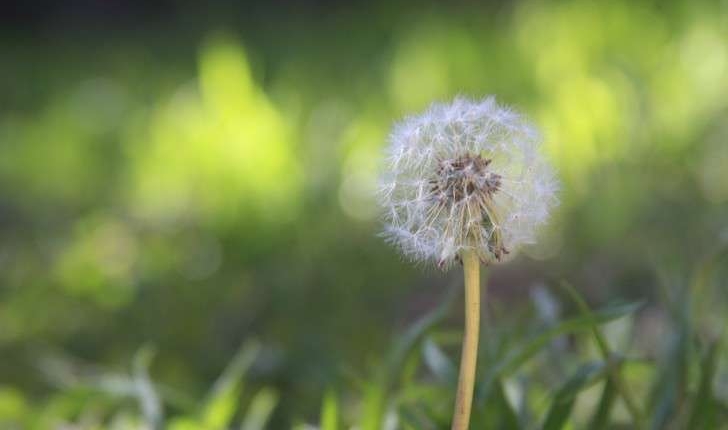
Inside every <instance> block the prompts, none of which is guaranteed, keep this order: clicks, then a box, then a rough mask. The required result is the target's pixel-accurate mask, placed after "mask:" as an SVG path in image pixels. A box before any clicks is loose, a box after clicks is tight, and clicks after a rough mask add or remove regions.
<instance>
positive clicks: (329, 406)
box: [321, 390, 339, 430]
mask: <svg viewBox="0 0 728 430" xmlns="http://www.w3.org/2000/svg"><path fill="white" fill-rule="evenodd" d="M338 428H339V399H338V398H337V397H336V393H335V392H334V390H328V391H327V392H326V395H325V396H324V401H323V403H322V405H321V430H338Z"/></svg>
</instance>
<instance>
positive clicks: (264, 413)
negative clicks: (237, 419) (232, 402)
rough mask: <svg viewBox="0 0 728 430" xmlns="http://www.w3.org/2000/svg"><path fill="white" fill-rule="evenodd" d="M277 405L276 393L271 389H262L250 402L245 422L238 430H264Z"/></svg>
mask: <svg viewBox="0 0 728 430" xmlns="http://www.w3.org/2000/svg"><path fill="white" fill-rule="evenodd" d="M277 404H278V393H276V392H275V390H273V389H271V388H263V389H262V390H260V391H258V393H257V394H256V395H255V397H253V399H252V400H251V401H250V406H249V407H248V411H247V413H246V414H245V420H244V421H243V424H242V425H241V426H240V430H264V429H265V425H266V423H267V422H268V419H270V416H271V413H272V412H273V410H274V409H275V407H276V405H277Z"/></svg>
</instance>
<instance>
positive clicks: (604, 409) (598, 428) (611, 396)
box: [589, 379, 617, 430]
mask: <svg viewBox="0 0 728 430" xmlns="http://www.w3.org/2000/svg"><path fill="white" fill-rule="evenodd" d="M616 398H617V390H616V387H615V386H614V383H613V382H612V380H611V379H607V381H606V382H605V383H604V389H602V396H601V398H600V399H599V405H598V406H597V410H596V412H595V413H594V417H592V420H591V424H590V425H589V428H590V429H592V430H603V429H606V428H607V426H608V425H609V417H610V416H611V413H612V406H614V400H615V399H616Z"/></svg>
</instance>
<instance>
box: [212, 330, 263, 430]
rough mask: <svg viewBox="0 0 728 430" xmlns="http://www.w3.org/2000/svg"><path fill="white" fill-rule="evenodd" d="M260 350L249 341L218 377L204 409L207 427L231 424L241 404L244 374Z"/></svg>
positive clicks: (220, 427) (219, 427)
mask: <svg viewBox="0 0 728 430" xmlns="http://www.w3.org/2000/svg"><path fill="white" fill-rule="evenodd" d="M259 350H260V346H259V345H258V344H257V343H248V344H246V345H244V346H243V347H241V348H240V350H239V351H238V353H237V354H236V355H235V357H234V358H233V360H232V361H231V362H230V364H229V365H228V367H227V368H226V369H225V371H224V372H223V373H222V375H220V377H219V378H218V379H217V381H216V382H215V384H214V385H213V387H212V390H210V393H209V394H208V396H207V400H206V402H205V406H204V408H203V410H202V423H203V426H204V427H205V428H210V429H222V428H226V427H228V426H229V425H230V421H232V419H233V416H234V415H235V412H236V411H237V408H238V405H239V401H240V399H239V396H240V393H241V392H242V385H243V381H242V378H243V375H245V372H247V370H248V368H250V366H251V365H252V364H253V361H255V357H257V355H258V351H259Z"/></svg>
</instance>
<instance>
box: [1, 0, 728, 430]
mask: <svg viewBox="0 0 728 430" xmlns="http://www.w3.org/2000/svg"><path fill="white" fill-rule="evenodd" d="M294 3H295V4H297V3H296V2H293V3H292V4H288V5H285V6H281V7H273V6H268V7H266V6H256V7H251V9H249V10H247V9H246V10H244V7H243V6H240V7H239V8H234V7H232V6H230V5H226V4H224V3H220V4H216V3H215V4H211V5H210V6H209V8H208V9H207V10H206V11H205V13H204V14H201V13H199V11H194V10H191V9H189V6H185V5H184V4H183V3H180V4H179V5H176V6H174V12H175V13H174V14H170V16H166V15H165V19H164V20H163V21H164V22H163V23H162V22H157V21H156V20H155V19H153V18H148V19H144V18H139V17H133V19H131V22H129V21H128V17H127V21H124V20H123V19H122V20H121V21H122V22H120V23H115V22H114V19H112V18H110V17H109V16H107V15H106V14H104V13H99V16H94V15H90V16H87V17H86V18H85V19H86V21H84V20H83V19H81V23H82V25H78V22H77V21H74V20H72V19H68V20H67V21H64V20H63V19H61V18H58V21H53V20H52V19H50V18H49V19H47V20H46V21H43V22H42V23H41V24H36V27H29V28H24V27H22V26H12V25H7V26H3V28H0V35H2V36H0V58H2V67H0V100H1V101H2V103H0V357H1V359H0V424H2V425H3V426H4V425H5V424H7V426H9V427H10V428H26V427H28V428H54V427H53V426H57V425H59V423H61V422H66V423H70V422H73V423H77V424H78V426H79V427H80V428H103V427H108V428H134V426H143V425H149V426H155V425H156V426H161V422H162V417H164V418H166V420H165V423H167V426H168V427H169V428H173V429H187V428H205V427H206V426H207V428H226V427H228V426H229V425H231V424H230V423H233V422H234V423H236V425H242V428H244V429H255V428H265V427H266V426H268V427H269V428H289V427H291V426H299V427H300V428H306V427H305V425H304V424H303V423H318V422H319V416H321V428H323V429H334V428H341V427H343V426H344V425H346V426H350V425H354V424H358V425H359V426H360V428H362V429H376V428H380V427H382V426H383V424H382V423H383V422H385V421H386V422H389V423H390V424H389V425H392V426H397V425H399V426H401V427H402V428H417V429H420V428H441V427H446V426H447V418H448V416H449V415H448V414H449V413H450V411H449V408H450V405H451V403H452V402H451V398H450V397H451V394H452V383H451V382H452V381H451V379H452V378H451V376H452V375H451V374H452V372H453V370H452V366H453V364H452V363H451V362H450V358H449V357H454V356H456V354H457V349H456V348H451V347H454V346H455V345H456V344H457V342H458V339H459V336H458V333H457V331H453V329H452V327H455V328H459V327H460V324H459V321H460V319H459V318H458V317H457V315H459V312H457V311H455V310H452V311H451V312H448V311H447V309H449V308H447V309H446V308H444V307H442V306H445V305H448V304H449V303H450V302H449V301H444V302H443V301H442V296H443V294H442V291H444V287H445V286H447V285H451V284H454V285H459V282H460V277H459V274H457V273H450V274H442V273H438V272H436V271H434V270H429V271H427V270H425V271H422V270H419V268H413V267H410V265H409V264H407V263H406V262H403V261H401V259H400V257H399V256H397V255H396V253H395V252H394V251H393V250H392V249H390V248H389V247H388V246H387V245H386V244H384V243H382V241H381V240H380V239H379V238H378V237H377V235H376V233H377V229H378V228H379V227H378V225H377V220H376V214H377V212H376V205H375V203H374V201H373V196H372V194H373V193H372V192H373V189H374V188H375V186H376V175H377V166H378V162H379V158H380V151H381V148H382V146H383V145H384V143H385V141H386V136H387V132H388V129H389V127H390V126H391V124H392V122H393V121H395V120H397V119H399V118H401V117H402V116H404V115H406V114H408V113H410V112H413V111H417V110H419V109H422V108H424V107H425V106H426V105H427V104H429V103H430V102H431V101H433V100H440V99H448V98H451V97H453V96H454V95H455V94H466V95H470V96H475V97H478V96H484V95H487V94H496V95H498V97H499V100H500V101H502V102H505V103H508V104H512V105H515V106H518V107H519V109H522V110H525V111H526V112H528V113H529V115H530V116H532V118H533V119H534V121H535V122H536V123H538V124H539V125H540V126H541V127H542V129H543V133H544V139H545V150H546V152H547V154H548V155H549V157H550V158H551V159H552V160H553V162H554V163H555V165H556V166H557V167H558V169H559V172H560V177H561V179H562V188H563V189H562V194H561V198H562V206H561V208H560V212H559V213H558V214H557V216H556V217H555V219H554V222H553V223H552V225H551V226H550V227H549V229H548V230H546V231H544V235H543V236H544V237H543V240H542V241H541V242H540V243H539V244H538V245H537V246H535V247H534V248H532V249H529V250H527V251H526V252H525V254H526V257H527V258H519V259H518V260H516V261H514V262H512V263H509V264H508V265H505V266H503V267H498V268H494V270H493V271H492V282H491V287H490V288H491V291H492V294H491V295H490V297H491V299H490V300H491V301H490V303H491V304H490V307H489V309H488V314H489V315H490V318H489V319H488V323H487V330H486V334H485V338H484V340H483V342H484V343H485V346H484V351H483V352H482V356H483V357H484V358H483V362H484V364H482V365H481V366H480V368H479V369H480V370H479V371H480V373H481V375H484V378H485V379H484V380H483V381H482V383H481V386H480V389H479V400H478V405H477V406H476V408H475V417H474V419H475V423H476V424H477V426H480V427H477V428H510V427H513V426H514V425H517V426H524V427H526V428H534V427H538V426H540V425H541V424H543V423H544V422H545V421H543V420H544V417H546V416H547V415H548V417H549V419H548V423H549V426H551V425H554V426H555V427H554V428H557V427H558V425H556V424H563V422H565V420H569V419H572V420H574V422H575V423H578V424H580V425H585V423H592V424H593V425H592V427H590V428H610V427H609V426H610V424H607V423H612V424H611V425H612V427H611V428H620V426H621V428H626V427H627V426H628V425H629V424H628V423H629V415H628V414H626V412H625V410H624V407H623V404H622V403H621V400H620V398H619V395H618V393H616V394H615V393H614V387H613V386H611V385H610V383H611V382H610V383H605V382H604V381H611V379H609V377H608V375H610V374H611V373H610V372H611V371H612V370H611V369H612V368H613V366H617V367H619V369H620V370H621V371H622V372H623V374H624V375H625V379H626V380H627V382H628V383H629V385H630V386H634V389H635V393H636V395H637V397H638V398H639V399H640V402H639V403H640V404H642V405H643V406H644V408H645V411H648V412H649V419H650V420H651V422H652V428H664V427H665V426H666V425H667V423H672V425H673V426H687V428H715V427H714V424H711V423H720V422H722V421H725V418H726V417H725V407H726V406H725V402H726V401H728V385H726V382H727V381H728V380H727V379H726V374H725V369H723V368H722V367H725V366H724V365H725V361H726V356H725V354H724V353H723V349H722V348H720V347H719V345H720V343H719V341H718V339H719V338H720V335H721V334H722V330H723V327H724V326H725V323H726V321H725V317H724V315H725V309H726V306H728V303H727V302H726V294H725V291H726V289H725V286H726V283H725V276H726V275H728V273H726V272H728V270H726V264H725V259H722V260H721V259H716V260H712V259H707V260H706V258H707V257H706V256H709V255H711V254H712V253H713V252H715V250H716V249H718V248H719V247H720V246H721V244H724V243H726V241H728V169H726V168H725V167H726V166H728V144H727V143H726V142H727V140H728V128H727V127H726V124H728V121H726V120H727V119H728V78H727V77H728V6H727V5H726V3H725V2H721V1H706V2H689V1H671V2H664V3H663V2H661V3H659V4H655V3H650V2H645V3H641V2H627V1H615V2H608V3H607V2H603V3H594V2H587V1H579V0H563V1H557V2H542V1H538V0H534V1H518V2H513V3H510V2H509V3H505V4H499V3H486V4H475V3H470V2H454V3H451V4H447V5H445V4H439V3H432V4H425V5H417V6H412V5H409V4H406V3H402V2H395V3H385V2H382V3H376V4H370V5H367V6H366V7H365V6H364V5H355V4H352V5H348V6H343V5H341V6H335V7H334V6H331V5H324V4H311V5H308V6H307V7H305V8H304V7H303V6H296V5H294ZM48 7H49V8H51V6H50V5H48ZM137 7H138V6H137ZM169 7H170V8H173V7H172V6H169ZM59 8H60V9H61V10H62V9H63V7H59V6H54V7H53V8H51V9H53V11H54V13H58V12H59V11H58V9H59ZM149 8H150V10H151V9H152V7H151V6H149ZM301 8H302V9H303V10H301ZM69 10H70V11H71V12H73V10H74V9H73V8H71V7H70V6H69ZM69 13H70V12H69ZM54 16H55V14H51V17H54ZM59 16H66V17H67V15H63V14H60V13H59ZM150 16H152V17H153V14H152V13H151V12H150ZM704 261H713V262H714V263H711V264H712V265H711V266H710V269H709V270H708V269H706V267H707V266H705V265H704V264H705V263H704ZM696 267H697V268H698V269H695V268H696ZM696 270H697V273H698V274H697V275H694V276H695V279H693V280H692V281H691V280H690V278H689V277H690V276H693V275H691V274H693V273H694V272H695V271H696ZM454 272H456V271H454ZM561 279H569V280H571V281H572V282H574V284H575V285H578V286H579V289H580V290H581V291H582V292H583V293H584V294H585V295H586V296H587V298H588V299H589V301H590V302H595V303H600V304H604V303H606V302H609V301H612V300H613V299H615V298H622V299H625V300H644V301H646V304H645V305H644V306H643V307H642V308H640V310H639V311H638V312H637V313H636V314H630V315H631V316H630V317H628V318H621V319H619V320H616V321H614V322H612V323H609V324H607V325H606V326H603V327H601V328H602V329H604V331H605V332H606V336H607V338H609V339H610V341H611V343H612V346H613V349H614V350H615V351H622V352H623V354H624V355H623V356H621V355H619V356H615V357H616V358H615V357H612V355H613V354H618V353H613V354H608V356H606V357H605V356H603V355H601V354H599V353H598V349H597V346H595V345H591V344H590V340H591V336H593V329H594V327H593V325H594V321H593V320H592V319H591V318H589V317H584V316H583V315H582V316H581V317H573V318H576V319H572V320H568V319H566V320H564V319H563V314H565V313H566V310H567V309H570V308H572V307H576V306H575V304H574V303H572V302H571V301H568V300H552V299H549V298H548V297H549V296H548V294H546V293H543V291H546V290H543V289H542V288H539V287H538V286H539V285H542V284H544V283H547V284H549V285H558V284H559V281H560V280H561ZM544 294H545V295H544ZM529 295H530V296H531V297H532V298H533V300H531V301H530V302H529V300H527V299H526V297H528V296H529ZM438 304H443V305H442V306H438ZM562 307H566V309H562ZM428 309H437V310H438V312H439V313H436V314H434V316H432V315H430V319H429V320H428V319H424V320H419V321H420V323H417V324H414V325H412V321H413V320H417V319H418V318H419V317H420V316H422V315H424V314H426V312H427V310H428ZM457 309H459V308H457ZM602 309H603V310H604V309H606V310H607V311H609V310H610V309H612V310H614V309H615V308H610V307H609V306H607V307H605V308H602ZM616 309H622V308H616ZM595 312H596V311H595ZM595 315H602V314H599V313H598V312H596V313H595ZM604 315H617V316H623V315H621V314H619V313H617V314H609V313H608V312H607V314H604ZM604 315H602V316H604ZM446 316H451V317H452V320H444V319H445V317H446ZM426 318H427V317H426ZM579 318H581V319H579ZM600 318H601V317H600ZM604 318H605V319H599V318H597V321H598V322H599V324H603V323H605V322H607V321H609V320H611V319H612V318H611V317H610V318H607V317H604ZM614 318H616V316H615V317H614ZM570 321H571V322H570ZM574 321H575V322H574ZM590 322H592V324H590ZM405 326H407V327H411V328H410V329H405V328H404V327H405ZM434 327H438V329H437V330H434ZM585 327H586V329H584V328H585ZM392 331H394V332H395V333H405V335H404V336H403V338H402V340H401V342H399V343H396V346H395V347H394V349H393V351H392V352H391V353H390V355H387V353H386V351H387V345H388V344H389V340H390V339H391V337H392V334H391V333H392ZM250 339H255V340H256V341H257V342H260V344H259V345H257V344H256V345H257V346H256V345H254V344H253V343H246V345H247V346H246V347H244V348H243V349H241V350H240V352H239V353H238V354H239V355H237V356H236V355H235V354H236V351H238V346H239V345H240V343H241V341H245V340H250ZM536 341H537V342H536ZM533 342H536V343H533ZM615 342H616V343H615ZM143 345H151V346H152V347H151V348H148V347H142V346H143ZM250 345H254V346H250ZM589 345H591V346H589ZM140 348H141V349H140ZM152 351H155V353H154V354H153V353H152ZM663 351H667V352H663ZM233 356H235V357H237V358H235V359H233V360H232V361H230V360H231V357H233ZM152 357H153V358H152ZM251 357H252V358H251ZM386 357H389V358H386ZM508 357H510V358H509V359H513V360H516V361H514V362H508V361H507V358H508ZM514 357H515V358H514ZM503 360H506V361H503ZM130 363H131V364H132V369H131V371H130V373H129V375H126V374H125V373H124V371H123V370H120V369H126V368H127V367H128V366H129V365H130ZM721 365H723V366H721ZM98 366H103V367H102V368H99V367H98ZM226 366H227V367H226ZM224 368H227V369H228V371H226V372H224V373H223V376H222V377H219V379H217V382H216V383H215V384H214V385H213V388H212V391H209V392H208V391H207V390H208V387H209V386H210V384H211V383H212V381H215V378H218V375H219V374H220V371H221V369H224ZM423 369H425V370H423ZM110 375H111V376H110ZM114 375H116V376H114ZM243 380H244V381H245V386H244V387H243V386H242V385H241V384H242V381H243ZM206 392H208V394H207V395H206V397H205V394H204V393H206ZM577 394H578V395H577ZM600 396H601V397H600ZM200 399H201V400H200ZM322 399H323V400H322ZM645 399H649V400H645ZM701 399H702V400H701ZM554 402H557V403H558V404H552V403H554ZM574 402H576V406H575V405H574ZM582 405H584V406H583V407H582ZM592 410H594V411H595V412H594V415H590V413H591V411H592ZM599 411H601V412H600V413H597V412H599ZM551 417H553V418H551ZM240 423H242V424H240ZM266 423H267V424H266ZM393 423H394V424H393ZM396 423H399V424H396ZM615 423H616V424H615ZM600 426H601V427H600ZM615 426H616V427H615ZM678 428H683V427H678Z"/></svg>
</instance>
